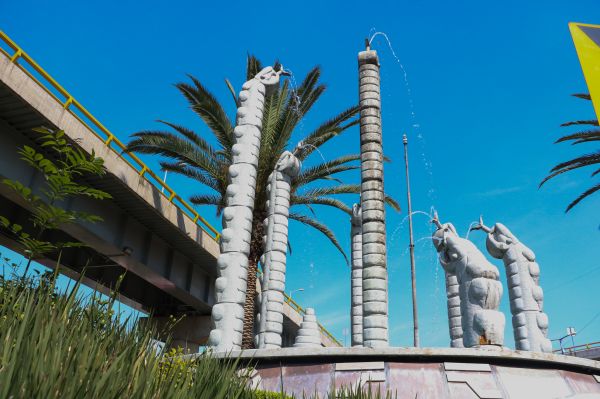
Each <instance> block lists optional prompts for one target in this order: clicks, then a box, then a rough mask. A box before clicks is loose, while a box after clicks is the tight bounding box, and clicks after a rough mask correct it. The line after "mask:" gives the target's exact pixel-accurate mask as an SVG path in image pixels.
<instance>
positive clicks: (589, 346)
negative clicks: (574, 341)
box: [554, 341, 600, 355]
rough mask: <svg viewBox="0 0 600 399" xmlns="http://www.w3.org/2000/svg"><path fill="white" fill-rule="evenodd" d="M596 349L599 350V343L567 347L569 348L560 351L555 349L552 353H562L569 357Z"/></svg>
mask: <svg viewBox="0 0 600 399" xmlns="http://www.w3.org/2000/svg"><path fill="white" fill-rule="evenodd" d="M597 348H600V341H599V342H590V343H587V344H583V345H575V346H569V347H566V348H562V349H556V350H555V351H554V353H562V354H564V355H571V354H574V353H577V352H581V351H585V350H588V349H597Z"/></svg>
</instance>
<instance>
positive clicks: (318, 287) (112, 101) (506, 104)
mask: <svg viewBox="0 0 600 399" xmlns="http://www.w3.org/2000/svg"><path fill="white" fill-rule="evenodd" d="M206 3H207V4H206V5H204V4H202V2H175V1H173V2H156V1H148V2H144V5H143V6H140V3H139V2H132V1H119V2H114V1H104V2H97V3H95V4H93V3H92V2H66V1H60V0H59V1H52V2H50V1H28V0H22V1H19V2H8V1H1V0H0V29H2V30H4V31H5V32H6V33H7V34H9V35H10V36H11V37H12V38H13V39H14V40H15V41H16V42H17V43H19V44H20V45H21V46H22V47H23V48H24V49H25V50H26V51H27V52H29V53H30V55H32V56H33V57H34V58H35V59H36V60H37V61H38V62H39V63H40V64H41V65H42V66H43V67H44V68H45V69H46V70H47V71H49V72H50V73H51V74H52V75H53V76H54V77H55V78H56V79H57V80H58V81H59V82H61V83H62V84H63V86H65V87H66V88H67V89H68V90H69V91H70V92H71V93H72V94H73V95H74V96H75V97H76V98H78V99H79V101H80V102H82V103H83V104H84V105H85V106H86V107H87V108H88V109H89V110H90V111H92V113H93V114H94V115H96V116H97V117H98V118H99V119H100V120H101V121H102V122H103V123H104V124H105V125H106V126H107V127H108V128H109V129H111V130H112V131H113V132H114V133H115V134H116V135H118V136H119V137H120V138H121V139H122V140H124V141H126V140H127V137H128V135H129V134H131V133H133V132H135V131H138V130H143V129H150V128H156V127H157V124H156V123H155V122H154V120H156V119H165V120H168V121H171V122H177V123H180V124H184V125H187V126H189V127H192V128H194V129H196V130H197V131H198V132H201V133H203V132H207V128H206V127H205V126H203V125H202V124H201V123H200V122H199V120H198V119H197V118H196V117H195V116H194V114H193V113H192V112H191V111H190V110H189V109H188V108H187V107H186V104H185V102H184V101H183V100H182V98H180V96H179V94H178V93H177V91H176V90H175V89H174V87H173V86H172V84H173V83H175V82H178V81H182V80H185V79H186V76H185V74H186V73H190V74H193V75H195V76H196V77H198V78H199V79H200V80H201V81H202V82H203V83H204V84H205V85H206V86H207V87H209V88H211V89H212V90H213V91H214V93H215V94H216V95H217V97H218V98H219V99H221V100H222V101H223V103H224V104H227V105H228V106H229V111H230V113H231V115H233V114H234V108H233V107H232V103H231V100H230V98H229V93H228V91H227V88H226V86H225V85H224V83H223V80H224V78H229V79H230V80H231V81H232V82H233V84H234V85H235V86H236V87H237V88H239V87H240V86H241V84H242V83H243V77H244V76H245V75H244V67H245V57H246V54H247V53H248V52H252V53H254V54H256V55H257V56H259V58H261V59H262V60H264V62H265V63H269V62H271V61H272V60H275V59H279V60H280V61H281V62H282V63H283V64H284V65H285V67H286V68H289V69H291V70H292V71H293V72H294V75H295V76H296V77H297V79H298V80H300V79H301V78H302V77H303V76H304V74H305V73H306V72H307V71H308V70H309V69H310V68H311V67H312V66H313V65H316V64H318V65H320V66H321V67H322V71H323V75H322V79H323V81H324V82H325V83H326V84H327V85H328V90H327V92H326V94H325V95H324V96H323V97H322V100H321V101H320V102H319V104H318V105H317V106H316V107H315V108H314V109H313V111H312V112H311V113H310V114H309V115H308V116H307V118H306V120H305V121H304V123H303V124H302V125H301V126H300V127H299V129H298V131H297V132H296V138H297V139H300V138H301V137H302V136H303V135H304V134H307V133H308V132H310V131H311V128H314V127H315V126H316V125H317V124H318V123H319V122H321V121H323V120H324V119H326V118H327V117H329V116H331V115H333V114H335V113H337V112H339V111H341V110H343V109H344V108H346V107H348V106H350V105H353V104H354V103H355V102H357V90H358V89H357V65H356V54H357V52H358V51H360V50H362V49H363V46H364V44H363V42H364V38H365V37H367V36H369V35H370V33H372V32H374V31H383V32H386V33H387V35H388V37H389V38H390V40H391V42H392V45H393V48H394V50H395V52H396V54H397V56H398V57H399V59H400V62H401V63H402V65H403V66H404V69H405V71H406V80H405V77H404V72H403V70H402V69H401V66H400V65H399V63H398V62H397V61H396V59H395V58H394V57H393V55H392V53H391V52H390V49H389V48H388V46H387V44H386V42H385V40H383V38H382V37H378V38H376V39H375V41H374V43H373V47H374V48H375V49H376V50H378V52H379V54H380V61H381V64H382V69H381V73H382V97H383V105H382V106H383V134H384V147H385V151H386V153H387V155H388V156H389V157H390V158H391V159H392V162H391V163H389V164H387V165H386V169H385V173H386V176H385V177H386V180H385V184H386V190H387V191H388V192H389V194H391V195H393V196H395V197H396V198H397V199H398V200H400V201H401V202H402V205H403V208H404V209H403V212H402V213H400V214H397V213H395V212H393V211H388V214H387V218H388V227H387V230H388V251H389V254H388V267H389V277H390V278H389V289H390V334H391V343H392V344H393V345H409V344H410V343H411V340H412V331H411V307H410V279H409V260H408V254H407V251H406V248H407V245H408V237H407V235H408V231H407V224H406V223H404V224H402V220H403V218H404V217H405V216H406V206H405V202H406V201H405V197H406V192H405V188H404V187H405V186H404V184H405V180H404V171H403V168H402V165H403V164H402V162H403V158H402V141H401V136H402V133H407V134H408V136H409V140H410V151H411V153H410V162H411V172H412V174H411V183H412V194H413V208H414V209H416V210H424V211H426V212H429V209H430V208H431V207H432V206H434V207H435V208H436V209H438V210H439V213H440V217H441V219H443V221H451V222H453V223H454V224H455V225H456V227H457V228H458V230H459V232H460V233H461V234H463V235H464V234H466V231H467V227H468V226H469V224H470V223H471V222H472V221H474V220H476V219H477V218H478V217H479V215H480V214H483V215H484V218H485V220H486V222H487V223H488V224H492V223H493V222H495V221H501V222H502V223H504V224H506V225H507V226H508V227H509V228H510V229H511V230H512V231H513V233H515V235H517V237H519V238H520V239H521V241H523V242H524V243H525V244H526V245H528V246H530V247H531V248H532V249H533V250H534V251H535V252H536V254H537V257H538V261H539V263H540V266H541V271H542V286H543V288H544V289H545V292H546V297H545V310H546V312H547V313H548V315H549V317H550V337H551V338H557V337H559V336H562V335H564V331H565V328H566V327H567V326H574V327H575V328H577V329H581V328H583V327H585V326H586V325H587V327H586V328H585V330H583V331H582V333H581V334H580V335H579V336H577V337H576V342H577V343H584V342H591V341H598V340H600V317H598V318H596V319H593V317H594V316H595V315H597V314H598V312H599V311H600V308H599V306H598V304H599V303H600V298H599V295H600V294H599V290H598V283H599V282H600V264H599V261H598V259H599V256H598V255H599V249H600V245H599V244H598V242H599V241H598V240H599V239H600V230H599V225H600V217H599V215H598V209H599V206H600V195H597V196H596V197H594V198H590V199H588V200H586V201H584V202H582V203H581V205H579V206H577V207H576V208H575V209H573V210H572V211H571V212H570V213H569V214H565V213H564V209H565V207H566V205H567V204H568V203H569V201H570V200H571V199H573V198H574V197H575V196H577V195H578V194H579V193H580V192H582V191H584V190H585V189H586V188H587V187H589V186H591V185H592V183H593V180H592V179H590V178H589V173H591V171H582V172H578V173H572V174H570V175H568V176H563V177H561V178H557V179H556V180H555V181H551V182H550V183H549V184H548V185H547V186H545V187H544V188H543V189H541V190H538V188H537V185H538V183H539V181H540V180H541V179H542V178H543V177H544V176H545V174H546V172H547V171H548V170H549V169H550V167H551V166H553V165H554V164H556V163H558V162H559V161H563V160H566V159H568V158H569V157H573V156H575V155H578V154H581V153H583V152H590V151H593V150H596V148H595V147H594V146H593V145H591V146H589V147H587V148H583V147H580V148H577V147H575V148H573V147H570V146H569V145H553V144H552V143H553V141H554V140H555V139H557V138H558V137H559V136H560V135H561V134H564V133H566V132H567V130H566V129H562V128H559V124H560V123H562V122H564V121H568V120H572V119H587V118H592V117H593V116H594V115H593V109H592V106H591V104H590V103H589V102H585V101H582V100H578V99H575V98H572V97H570V96H569V95H570V94H571V93H578V92H585V91H586V87H585V82H584V79H583V76H582V73H581V69H580V67H579V63H578V60H577V56H576V53H575V49H574V47H573V44H572V41H571V38H570V35H569V31H568V27H567V23H568V22H570V21H578V22H587V23H600V7H598V4H597V1H596V0H580V1H577V2H564V1H557V0H550V1H539V0H536V1H529V2H523V1H514V0H508V1H504V2H481V1H454V2H447V1H441V0H436V1H428V2H421V1H412V2H407V1H390V2H375V1H370V2H364V3H359V2H356V1H344V2H323V1H321V2H271V3H252V4H249V5H245V4H244V3H242V2H239V3H237V2H226V3H225V2H206ZM367 4H368V5H367ZM358 148H359V145H358V130H357V129H354V130H351V131H349V132H347V133H345V134H344V136H342V137H340V138H339V139H337V140H336V141H335V144H332V145H329V146H326V147H324V149H323V156H324V157H326V158H328V157H333V156H336V155H339V154H342V153H350V152H357V151H358ZM315 157H318V154H315ZM318 160H319V159H318V158H315V159H313V162H314V161H318ZM150 163H151V164H153V165H156V163H155V162H154V161H150ZM308 164H310V162H308ZM358 178H359V176H358V173H354V174H348V175H345V176H344V179H345V180H347V181H354V182H355V181H357V180H358ZM169 179H170V180H169V182H170V183H172V185H173V186H174V187H175V188H176V189H177V190H178V191H179V192H180V193H182V194H192V193H195V192H199V191H201V190H202V188H200V187H190V185H189V184H186V182H185V181H184V180H183V179H178V178H171V177H169ZM596 181H597V180H596ZM345 200H347V202H348V203H349V204H351V203H352V202H355V201H356V198H348V197H346V198H345ZM202 212H203V214H204V215H207V216H210V220H213V221H214V222H215V225H218V224H219V223H218V221H217V219H216V218H215V217H214V216H213V213H214V212H213V210H212V209H204V210H202ZM317 212H318V215H319V217H320V218H321V219H322V220H324V221H325V222H327V223H328V224H330V225H331V226H332V228H333V229H334V231H335V232H336V234H337V235H338V237H339V239H340V240H341V241H342V243H343V245H344V246H345V247H348V246H349V221H348V217H347V216H346V215H344V214H342V213H340V212H335V211H330V210H327V209H318V211H317ZM430 231H431V228H430V226H429V224H428V220H427V218H426V217H425V216H423V215H416V216H415V236H416V238H417V239H418V241H417V247H416V248H417V249H416V254H417V279H418V297H419V311H420V324H421V339H422V344H423V345H425V346H447V345H448V333H447V316H446V308H445V291H444V279H443V273H442V271H441V268H440V266H439V265H438V263H437V259H436V254H435V252H434V250H433V247H432V246H431V243H430V241H429V240H428V239H426V238H425V239H421V238H423V237H427V235H428V234H429V233H430ZM471 238H472V239H474V240H475V242H476V243H477V244H478V245H479V246H480V248H482V249H483V248H484V247H483V239H484V235H483V234H482V233H481V232H473V233H472V235H471ZM291 239H292V245H293V249H294V252H293V256H292V257H291V258H290V259H289V267H288V270H289V272H288V278H287V284H288V289H289V290H294V289H297V288H304V289H305V291H304V292H300V293H296V294H294V297H295V299H297V300H298V301H299V302H300V303H301V304H303V305H305V306H313V307H315V308H316V311H317V315H318V316H319V317H320V319H321V320H322V321H323V323H324V324H325V325H326V326H327V327H329V328H330V329H331V330H332V331H333V332H334V334H336V335H337V336H338V337H340V338H343V329H344V328H347V327H349V301H350V289H349V284H350V275H349V269H348V267H347V266H346V265H345V264H344V261H343V259H342V257H341V256H340V255H339V254H338V253H337V252H336V250H335V249H334V248H333V247H332V246H330V245H329V244H328V243H327V241H326V240H325V239H322V238H321V237H320V236H319V234H318V233H314V232H312V231H307V230H305V229H304V228H301V227H299V226H297V225H294V224H292V227H291ZM491 261H492V262H493V263H494V264H495V265H497V266H498V267H499V268H500V270H501V272H502V273H503V267H502V265H501V262H499V261H497V260H494V259H491ZM503 276H504V275H503ZM503 281H505V280H504V277H503ZM502 301H503V303H502V309H503V310H504V312H505V314H506V315H507V316H508V317H507V326H506V343H507V344H508V345H509V346H512V345H513V339H512V331H511V327H510V316H509V314H510V312H509V309H508V306H507V305H508V294H507V292H506V290H505V294H504V296H503V300H502ZM590 321H591V322H590Z"/></svg>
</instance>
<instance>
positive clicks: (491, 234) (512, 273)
mask: <svg viewBox="0 0 600 399" xmlns="http://www.w3.org/2000/svg"><path fill="white" fill-rule="evenodd" d="M479 227H480V228H482V229H483V230H485V231H486V232H487V240H486V247H487V250H488V252H489V253H490V255H492V256H493V257H494V258H498V259H502V261H503V262H504V267H505V268H506V278H507V280H508V297H509V299H510V311H511V313H512V324H513V333H514V337H515V347H516V349H519V350H527V351H534V352H552V343H551V342H550V340H549V339H548V338H547V337H548V316H547V315H546V313H544V312H543V305H544V292H543V290H542V287H540V281H539V280H540V266H539V265H538V264H537V262H536V261H535V254H534V253H533V251H532V250H531V249H529V248H528V247H526V246H525V245H524V244H523V243H521V242H520V241H519V240H518V239H517V237H515V236H514V234H512V232H511V231H510V230H509V229H508V228H507V227H506V226H504V225H503V224H501V223H496V224H495V225H494V226H493V227H492V228H491V229H490V228H487V227H485V226H484V225H483V223H482V222H480V226H479Z"/></svg>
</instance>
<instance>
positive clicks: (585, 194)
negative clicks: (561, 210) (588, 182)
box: [565, 183, 600, 213]
mask: <svg viewBox="0 0 600 399" xmlns="http://www.w3.org/2000/svg"><path fill="white" fill-rule="evenodd" d="M598 190H600V183H598V184H596V185H595V186H592V187H590V188H589V189H587V190H586V191H584V192H583V193H581V195H580V196H579V197H577V198H576V199H575V201H573V202H571V203H570V204H569V206H567V209H566V210H565V213H566V212H569V211H570V210H571V209H573V207H574V206H575V205H577V204H579V203H580V202H581V201H582V200H584V199H585V198H587V197H589V196H590V195H592V194H594V193H595V192H596V191H598Z"/></svg>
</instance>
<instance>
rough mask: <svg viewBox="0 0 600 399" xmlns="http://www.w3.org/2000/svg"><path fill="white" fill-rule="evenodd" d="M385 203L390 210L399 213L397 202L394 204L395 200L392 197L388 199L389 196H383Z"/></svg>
mask: <svg viewBox="0 0 600 399" xmlns="http://www.w3.org/2000/svg"><path fill="white" fill-rule="evenodd" d="M385 203H386V204H388V205H389V206H391V207H392V209H394V210H395V211H396V212H400V211H401V209H400V204H399V203H398V202H396V200H395V199H393V198H392V197H390V196H389V195H386V196H385Z"/></svg>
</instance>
